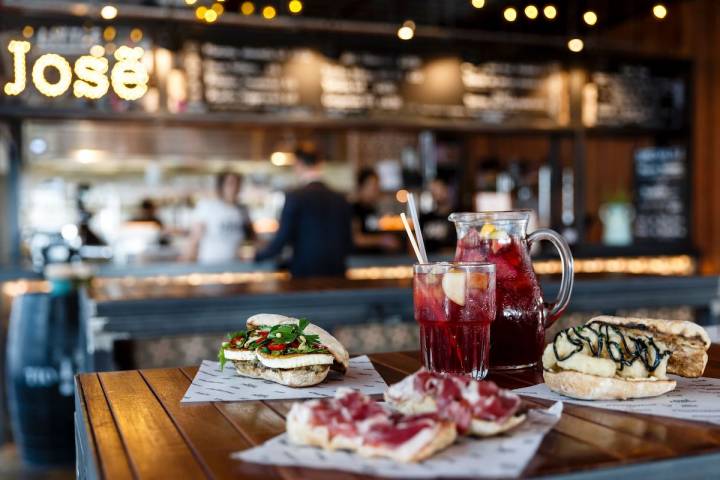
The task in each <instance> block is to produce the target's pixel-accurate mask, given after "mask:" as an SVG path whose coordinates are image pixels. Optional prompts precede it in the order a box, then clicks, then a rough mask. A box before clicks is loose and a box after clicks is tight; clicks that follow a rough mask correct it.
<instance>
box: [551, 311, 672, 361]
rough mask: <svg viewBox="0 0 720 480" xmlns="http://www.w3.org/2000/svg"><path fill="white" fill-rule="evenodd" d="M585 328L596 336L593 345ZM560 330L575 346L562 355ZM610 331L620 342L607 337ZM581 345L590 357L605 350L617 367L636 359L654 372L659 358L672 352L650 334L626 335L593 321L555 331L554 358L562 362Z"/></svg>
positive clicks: (609, 336) (619, 330) (609, 325)
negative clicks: (586, 349)
mask: <svg viewBox="0 0 720 480" xmlns="http://www.w3.org/2000/svg"><path fill="white" fill-rule="evenodd" d="M587 330H591V331H592V332H593V333H594V334H595V335H596V337H597V345H595V342H594V341H593V339H592V338H589V337H588V336H586V335H587V334H586V333H585V332H586V331H587ZM563 333H565V335H566V336H567V340H568V342H570V343H571V344H572V345H574V346H575V349H574V350H573V351H572V352H570V353H569V354H567V355H565V356H560V354H558V350H557V342H558V340H559V338H560V335H561V334H563ZM611 333H612V334H616V335H617V336H619V337H620V343H619V342H616V341H613V340H611ZM585 345H587V346H588V348H589V349H590V352H591V353H592V356H593V357H597V358H600V357H601V356H602V353H603V350H605V351H607V356H608V357H610V359H612V360H613V361H614V362H615V363H617V364H618V365H619V369H620V370H622V369H623V368H624V367H625V366H630V365H632V364H633V362H634V361H635V360H637V359H640V361H641V362H642V363H643V365H644V366H645V368H646V369H647V371H648V372H654V371H655V369H656V368H657V367H658V366H659V365H660V364H661V363H662V361H663V359H664V358H665V357H666V356H670V354H671V353H672V352H671V351H670V350H661V349H660V347H658V346H657V345H656V344H655V341H654V340H653V338H652V337H650V336H640V337H633V336H630V335H626V334H625V333H624V332H623V331H622V330H621V329H620V328H618V327H617V326H616V325H611V324H609V323H604V322H597V321H596V322H591V323H588V324H587V325H584V326H579V327H572V328H568V329H567V330H562V331H561V332H559V333H558V334H557V335H555V338H554V339H553V352H554V353H555V358H557V359H558V361H560V362H562V361H563V360H567V359H568V358H570V357H572V356H573V355H575V354H576V353H579V352H581V351H582V350H583V347H584V346H585Z"/></svg>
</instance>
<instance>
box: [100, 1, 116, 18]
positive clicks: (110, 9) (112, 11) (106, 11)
mask: <svg viewBox="0 0 720 480" xmlns="http://www.w3.org/2000/svg"><path fill="white" fill-rule="evenodd" d="M117 14H118V9H117V7H114V6H113V5H105V6H104V7H102V9H100V16H101V17H102V18H104V19H105V20H112V19H113V18H115V17H117Z"/></svg>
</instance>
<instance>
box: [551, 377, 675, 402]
mask: <svg viewBox="0 0 720 480" xmlns="http://www.w3.org/2000/svg"><path fill="white" fill-rule="evenodd" d="M543 378H544V379H545V383H546V384H547V386H548V388H550V390H553V391H555V392H558V393H561V394H563V395H565V396H567V397H571V398H577V399H580V400H626V399H629V398H646V397H656V396H658V395H662V394H663V393H667V392H670V391H672V390H674V389H675V387H676V385H677V384H676V382H675V381H674V380H648V379H638V380H625V379H622V378H618V377H598V376H597V375H590V374H587V373H580V372H574V371H571V370H564V371H560V372H549V371H547V370H545V371H543Z"/></svg>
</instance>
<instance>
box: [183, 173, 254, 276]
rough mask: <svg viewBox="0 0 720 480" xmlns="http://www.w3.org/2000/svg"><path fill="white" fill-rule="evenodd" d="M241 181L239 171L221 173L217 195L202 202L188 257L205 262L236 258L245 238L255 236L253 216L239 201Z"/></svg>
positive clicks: (196, 209) (190, 259) (193, 228)
mask: <svg viewBox="0 0 720 480" xmlns="http://www.w3.org/2000/svg"><path fill="white" fill-rule="evenodd" d="M241 183H242V177H241V176H240V175H238V174H237V173H233V172H224V173H221V174H219V175H218V177H217V181H216V190H217V192H216V193H217V196H216V197H215V198H208V199H203V200H200V201H199V202H198V204H197V206H196V207H195V211H194V212H193V226H192V231H191V233H190V243H189V247H188V251H187V253H186V255H184V258H183V259H184V260H187V261H197V262H198V263H205V264H213V263H223V262H229V261H233V260H235V259H236V258H237V253H238V248H239V247H240V245H241V244H242V243H243V241H245V240H251V239H252V238H251V237H252V236H253V230H252V224H251V222H250V216H249V214H248V211H247V209H246V208H245V207H244V206H242V205H240V204H239V203H238V201H237V198H238V193H240V184H241Z"/></svg>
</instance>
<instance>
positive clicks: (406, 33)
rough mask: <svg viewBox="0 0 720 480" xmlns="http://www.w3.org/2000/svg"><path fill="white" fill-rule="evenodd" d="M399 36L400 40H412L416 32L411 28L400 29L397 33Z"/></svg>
mask: <svg viewBox="0 0 720 480" xmlns="http://www.w3.org/2000/svg"><path fill="white" fill-rule="evenodd" d="M397 36H398V38H399V39H400V40H410V39H411V38H413V37H414V36H415V32H413V29H412V28H410V27H405V26H403V27H400V28H398V31H397Z"/></svg>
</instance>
